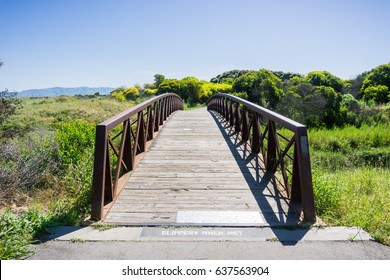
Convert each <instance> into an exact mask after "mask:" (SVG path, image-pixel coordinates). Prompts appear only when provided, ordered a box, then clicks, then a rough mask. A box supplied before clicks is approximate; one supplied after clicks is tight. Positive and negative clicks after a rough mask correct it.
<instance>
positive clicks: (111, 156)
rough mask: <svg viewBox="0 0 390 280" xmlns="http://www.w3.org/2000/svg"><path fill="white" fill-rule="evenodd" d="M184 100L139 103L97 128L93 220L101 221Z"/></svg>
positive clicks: (165, 96)
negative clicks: (165, 122) (169, 118)
mask: <svg viewBox="0 0 390 280" xmlns="http://www.w3.org/2000/svg"><path fill="white" fill-rule="evenodd" d="M176 110H183V101H182V100H181V98H180V97H179V96H178V95H176V94H174V93H166V94H162V95H159V96H156V97H154V98H151V99H149V100H147V101H145V102H143V103H140V104H138V105H136V106H134V107H132V108H130V109H128V110H126V111H124V112H122V113H120V114H118V115H116V116H114V117H112V118H111V119H109V120H106V121H104V122H102V123H101V124H99V125H97V126H96V141H95V159H94V171H93V191H92V213H91V218H92V219H93V220H101V219H102V218H103V217H104V215H105V214H106V212H107V210H108V208H109V206H110V204H111V203H112V202H113V201H114V200H115V198H116V196H117V195H118V194H119V192H120V190H121V188H122V187H123V185H124V184H125V183H126V181H127V178H128V176H129V174H130V172H131V171H132V170H133V169H134V167H135V165H136V163H137V155H138V154H141V153H143V152H144V151H145V149H146V147H147V144H148V142H149V141H151V140H153V138H154V136H155V133H156V132H158V131H159V129H160V126H161V125H163V124H164V121H165V120H166V119H167V118H168V117H169V116H170V115H171V114H172V113H173V112H174V111H176Z"/></svg>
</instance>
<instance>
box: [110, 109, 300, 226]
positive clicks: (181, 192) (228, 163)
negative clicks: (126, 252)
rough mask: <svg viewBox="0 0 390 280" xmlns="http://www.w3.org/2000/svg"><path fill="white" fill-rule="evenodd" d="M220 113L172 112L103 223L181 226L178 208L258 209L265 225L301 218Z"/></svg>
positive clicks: (288, 222)
mask: <svg viewBox="0 0 390 280" xmlns="http://www.w3.org/2000/svg"><path fill="white" fill-rule="evenodd" d="M217 118H218V117H217V116H216V115H214V113H212V112H208V111H206V109H205V108H202V109H197V110H192V111H178V112H176V113H174V115H173V116H172V117H171V118H170V119H169V120H168V121H167V123H166V124H165V125H164V128H163V129H162V131H161V132H160V133H159V135H158V136H157V137H156V139H155V140H154V142H153V143H152V145H151V146H150V148H149V150H148V151H146V153H145V156H144V158H143V159H142V161H141V162H140V164H139V165H138V167H137V168H136V169H135V171H134V172H133V174H132V175H131V176H130V178H129V180H128V182H127V184H126V186H125V187H124V188H123V189H122V191H121V193H120V195H119V197H118V198H117V199H116V201H115V202H114V204H113V206H112V208H111V209H110V210H109V212H108V214H107V215H106V217H105V219H104V222H106V223H110V224H120V225H177V221H176V218H177V212H179V211H258V212H259V213H260V214H261V216H262V218H263V220H264V224H263V225H264V226H265V225H285V224H297V223H299V218H298V215H297V214H296V212H295V211H294V209H293V207H292V206H291V205H289V203H288V201H287V200H285V199H284V198H283V197H282V196H281V194H280V193H279V192H278V190H277V187H276V183H275V179H274V177H273V176H272V175H269V174H264V172H263V171H262V168H261V166H262V163H261V162H259V161H260V160H259V159H258V158H257V157H254V156H253V154H250V153H249V152H248V151H247V149H246V144H244V143H243V142H241V141H240V139H239V138H238V137H237V134H235V133H234V132H233V131H232V130H231V129H229V128H228V127H227V125H226V127H224V123H222V124H221V123H219V121H217ZM227 213H229V212H227ZM216 225H218V223H216ZM234 225H240V226H245V225H251V224H250V223H240V222H238V223H237V224H231V226H234Z"/></svg>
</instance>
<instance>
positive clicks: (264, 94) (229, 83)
mask: <svg viewBox="0 0 390 280" xmlns="http://www.w3.org/2000/svg"><path fill="white" fill-rule="evenodd" d="M165 92H174V93H177V94H178V95H180V96H181V98H182V99H183V100H184V101H185V102H187V103H189V104H190V105H193V104H197V103H205V102H206V101H207V100H208V99H209V98H210V97H211V96H212V95H213V94H215V93H218V92H224V93H230V94H233V95H236V96H240V97H242V98H245V99H247V100H249V101H251V102H254V103H256V104H259V105H261V106H264V107H267V108H270V109H272V110H275V111H277V112H279V113H281V114H283V115H285V116H287V117H290V118H292V119H294V120H296V121H299V122H302V123H304V124H306V125H308V126H309V127H328V128H330V127H334V126H342V125H345V124H351V125H356V126H360V125H361V124H362V123H363V122H368V123H369V122H378V121H389V109H388V107H387V106H379V107H378V106H373V105H381V104H387V103H389V102H390V63H389V64H384V65H380V66H378V67H376V68H375V69H372V70H371V71H367V72H364V73H362V74H360V75H358V76H357V77H356V78H355V79H351V80H342V79H340V78H338V77H336V76H334V75H332V74H331V73H329V72H327V71H313V72H310V73H308V74H307V75H305V76H304V75H301V74H298V73H290V72H287V73H286V72H280V71H278V72H276V71H270V70H266V69H260V70H258V71H254V70H231V71H227V72H224V73H222V74H220V75H218V76H216V77H214V78H212V79H211V80H210V82H208V81H203V80H199V79H197V78H195V77H186V78H184V79H181V80H178V79H166V78H165V76H164V75H161V74H156V75H155V76H154V83H150V84H145V85H144V86H143V87H141V86H140V85H138V84H136V85H134V87H130V88H117V89H115V90H114V91H113V92H111V95H112V96H113V97H115V98H117V99H120V100H125V99H129V100H136V99H139V98H149V97H151V96H154V95H157V94H162V93H165Z"/></svg>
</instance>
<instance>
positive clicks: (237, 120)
mask: <svg viewBox="0 0 390 280" xmlns="http://www.w3.org/2000/svg"><path fill="white" fill-rule="evenodd" d="M235 105H236V106H235V107H236V110H235V111H234V118H235V120H234V130H235V132H237V133H239V132H240V131H241V121H240V103H238V102H236V104H235Z"/></svg>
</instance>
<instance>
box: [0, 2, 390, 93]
mask: <svg viewBox="0 0 390 280" xmlns="http://www.w3.org/2000/svg"><path fill="white" fill-rule="evenodd" d="M0 60H1V61H3V62H4V66H3V67H1V68H0V90H1V89H4V88H8V89H9V90H17V91H18V90H23V89H31V88H47V87H54V86H63V87H76V86H91V87H94V86H111V87H118V86H132V85H133V84H134V83H140V84H141V85H142V84H144V83H146V82H153V75H154V74H156V73H161V74H163V75H165V76H166V77H167V78H177V79H181V78H183V77H186V76H195V77H197V78H200V79H204V80H210V79H211V78H212V77H214V76H216V75H218V74H220V73H222V72H224V71H228V70H233V69H255V70H257V69H260V68H265V69H269V70H275V71H286V72H287V71H290V72H297V73H301V74H307V73H308V72H310V71H313V70H327V71H330V72H331V73H333V74H334V75H336V76H339V77H341V78H344V79H348V78H353V77H354V76H356V75H357V74H360V73H362V72H364V71H367V70H371V69H372V68H374V67H376V66H378V65H380V64H384V63H389V62H390V1H387V0H347V1H343V0H323V1H316V0H290V1H288V0H285V1H283V0H276V1H275V0H274V1H271V0H234V1H231V0H106V1H103V0H0Z"/></svg>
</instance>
